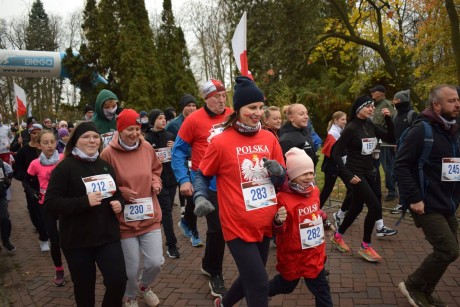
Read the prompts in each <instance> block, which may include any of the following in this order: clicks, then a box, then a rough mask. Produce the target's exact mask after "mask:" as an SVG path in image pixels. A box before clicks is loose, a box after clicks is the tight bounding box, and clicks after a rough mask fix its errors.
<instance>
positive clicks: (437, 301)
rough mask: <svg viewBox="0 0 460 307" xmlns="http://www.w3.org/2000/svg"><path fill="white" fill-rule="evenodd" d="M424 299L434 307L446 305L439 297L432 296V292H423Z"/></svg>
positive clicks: (444, 306) (445, 306)
mask: <svg viewBox="0 0 460 307" xmlns="http://www.w3.org/2000/svg"><path fill="white" fill-rule="evenodd" d="M425 296H426V300H427V301H428V303H430V305H431V306H434V307H447V304H446V303H444V302H443V301H442V300H441V299H440V298H439V297H436V296H434V295H433V294H428V293H426V292H425Z"/></svg>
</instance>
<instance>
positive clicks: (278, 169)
mask: <svg viewBox="0 0 460 307" xmlns="http://www.w3.org/2000/svg"><path fill="white" fill-rule="evenodd" d="M263 161H264V168H266V169H267V171H268V173H269V174H270V175H272V176H282V175H284V173H285V172H284V167H283V166H281V164H279V163H278V161H276V160H268V159H267V158H263Z"/></svg>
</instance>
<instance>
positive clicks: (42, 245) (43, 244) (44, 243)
mask: <svg viewBox="0 0 460 307" xmlns="http://www.w3.org/2000/svg"><path fill="white" fill-rule="evenodd" d="M40 251H42V252H49V251H50V245H49V244H48V241H40Z"/></svg>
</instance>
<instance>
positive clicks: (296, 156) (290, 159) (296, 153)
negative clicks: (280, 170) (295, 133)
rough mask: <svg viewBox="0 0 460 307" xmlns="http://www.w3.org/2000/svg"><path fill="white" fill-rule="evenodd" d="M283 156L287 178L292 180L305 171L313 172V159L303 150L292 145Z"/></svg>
mask: <svg viewBox="0 0 460 307" xmlns="http://www.w3.org/2000/svg"><path fill="white" fill-rule="evenodd" d="M285 156H286V169H287V174H288V177H289V180H293V179H295V178H297V177H299V176H300V175H303V174H305V173H310V172H315V167H314V164H313V160H312V159H311V158H310V157H309V156H308V155H307V153H306V152H305V151H304V150H302V149H299V148H297V147H293V148H291V149H289V151H288V152H287V153H286V154H285Z"/></svg>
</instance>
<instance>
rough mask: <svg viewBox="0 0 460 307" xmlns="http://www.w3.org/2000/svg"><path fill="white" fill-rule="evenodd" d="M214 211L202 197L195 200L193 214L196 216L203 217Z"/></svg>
mask: <svg viewBox="0 0 460 307" xmlns="http://www.w3.org/2000/svg"><path fill="white" fill-rule="evenodd" d="M214 210H215V208H214V206H213V205H212V203H211V202H210V201H209V200H207V199H206V198H204V197H203V196H198V197H197V198H195V210H193V213H195V215H196V216H199V217H201V216H205V215H207V214H209V213H211V212H213V211H214Z"/></svg>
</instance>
